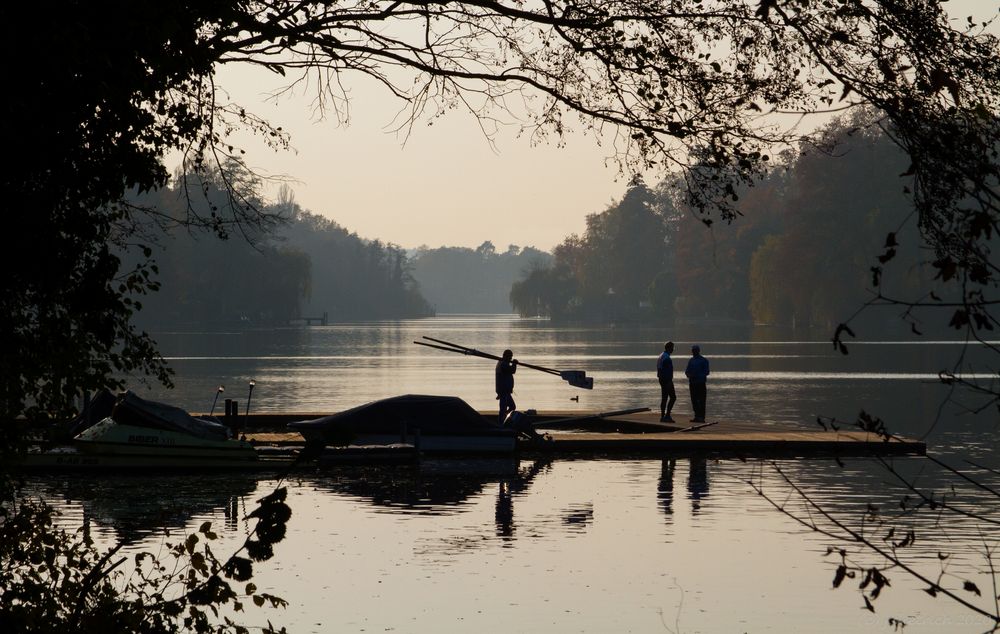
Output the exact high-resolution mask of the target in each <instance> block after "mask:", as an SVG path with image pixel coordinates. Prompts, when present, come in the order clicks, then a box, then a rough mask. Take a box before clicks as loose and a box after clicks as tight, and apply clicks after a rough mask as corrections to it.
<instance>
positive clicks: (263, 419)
mask: <svg viewBox="0 0 1000 634" xmlns="http://www.w3.org/2000/svg"><path fill="white" fill-rule="evenodd" d="M585 414H586V412H556V411H552V412H540V413H539V414H538V419H539V422H538V423H537V424H536V428H537V429H538V431H539V432H540V433H543V434H545V435H546V436H547V437H548V440H546V442H544V443H538V442H529V441H522V442H520V443H519V447H518V448H519V449H520V450H521V451H523V452H526V453H535V452H539V453H540V452H546V453H550V454H554V455H564V454H565V455H567V456H572V455H587V456H596V457H600V456H603V455H608V456H612V455H613V456H616V457H621V456H635V457H655V456H662V455H693V454H697V455H700V454H711V455H723V456H732V457H737V458H760V457H833V456H838V457H861V456H873V455H879V456H904V455H924V454H925V453H926V451H927V446H926V444H925V443H924V442H922V441H917V440H911V439H906V438H900V437H893V438H891V439H889V440H886V439H884V438H882V437H881V436H878V435H876V434H874V433H868V432H865V431H862V430H856V429H840V430H828V431H824V430H822V429H820V428H818V427H817V429H815V430H813V429H804V428H802V427H793V426H790V425H788V424H777V423H767V422H763V423H748V422H736V421H724V420H723V421H711V420H710V421H709V424H707V425H698V424H696V423H688V422H681V420H682V419H681V418H680V417H678V418H677V419H676V420H677V422H675V423H671V424H667V423H660V422H659V415H658V414H657V413H655V412H643V413H638V414H628V415H625V416H615V417H611V418H603V419H600V420H598V421H590V422H587V423H581V424H580V425H579V428H578V429H573V427H574V425H573V424H572V423H562V424H559V425H556V426H557V427H559V429H551V430H550V429H547V428H546V423H545V421H546V420H565V419H566V418H569V417H573V416H583V415H585ZM483 415H491V413H488V412H483ZM317 416H320V414H256V415H251V416H250V420H249V421H248V423H249V424H248V430H247V432H246V436H247V439H248V440H253V441H254V442H255V443H257V444H259V445H261V446H268V445H269V446H285V447H288V446H297V445H301V444H302V443H303V441H302V437H301V436H300V435H299V434H297V433H293V432H287V431H282V430H283V428H284V425H285V424H287V423H288V422H291V421H292V420H304V419H309V418H316V417H317ZM566 427H569V429H565V428H566ZM598 429H599V430H600V431H598Z"/></svg>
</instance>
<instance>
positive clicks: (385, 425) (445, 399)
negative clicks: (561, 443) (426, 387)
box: [288, 394, 517, 453]
mask: <svg viewBox="0 0 1000 634" xmlns="http://www.w3.org/2000/svg"><path fill="white" fill-rule="evenodd" d="M288 429H290V430H292V431H296V432H298V433H300V434H301V435H302V437H303V438H305V440H306V442H307V443H323V444H326V445H389V444H392V443H406V444H412V445H414V446H416V447H417V448H418V449H419V450H420V451H422V452H428V453H510V452H513V451H514V450H515V448H516V446H517V434H516V432H515V431H514V430H513V429H511V428H509V427H501V426H500V425H499V424H498V423H497V422H496V421H495V420H493V419H492V418H489V417H487V416H484V415H482V414H480V413H479V412H477V411H476V410H474V409H472V407H471V406H469V404H468V403H466V402H465V401H463V400H462V399H460V398H458V397H455V396H431V395H424V394H406V395H403V396H393V397H391V398H385V399H381V400H378V401H373V402H371V403H365V404H364V405H359V406H358V407H354V408H352V409H349V410H345V411H343V412H338V413H336V414H331V415H330V416H322V417H320V418H314V419H311V420H302V421H295V422H291V423H288Z"/></svg>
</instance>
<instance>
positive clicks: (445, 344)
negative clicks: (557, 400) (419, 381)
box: [413, 337, 594, 390]
mask: <svg viewBox="0 0 1000 634" xmlns="http://www.w3.org/2000/svg"><path fill="white" fill-rule="evenodd" d="M424 339H427V340H428V341H433V342H435V343H438V344H442V345H434V344H433V343H425V342H423V341H414V342H413V343H415V344H417V345H418V346H427V347H428V348H435V349H437V350H444V351H445V352H457V353H459V354H466V355H469V356H473V357H480V358H483V359H493V360H494V361H500V357H498V356H496V355H494V354H489V353H487V352H483V351H481V350H476V349H475V348H468V347H466V346H462V345H459V344H457V343H451V342H449V341H442V340H441V339H435V338H433V337H424ZM517 365H519V366H524V367H526V368H530V369H532V370H538V371H540V372H547V373H548V374H554V375H556V376H558V377H559V378H561V379H562V380H563V381H566V382H567V383H569V384H570V385H572V386H573V387H581V388H583V389H585V390H592V389H594V378H593V377H589V376H587V373H586V372H584V371H583V370H553V369H552V368H544V367H542V366H540V365H532V364H530V363H524V362H522V361H518V362H517Z"/></svg>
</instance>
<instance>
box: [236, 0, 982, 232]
mask: <svg viewBox="0 0 1000 634" xmlns="http://www.w3.org/2000/svg"><path fill="white" fill-rule="evenodd" d="M997 6H998V2H997V0H952V1H951V2H950V3H949V7H950V8H951V11H952V12H953V14H954V15H962V16H964V15H967V14H969V12H970V11H971V12H972V14H974V15H977V17H985V16H987V15H995V13H996V11H997ZM345 79H346V84H347V86H349V87H350V89H351V90H352V98H353V102H352V105H351V111H350V123H349V125H347V126H342V125H341V126H338V125H337V122H336V120H335V119H334V118H332V117H330V118H327V119H326V120H320V119H319V118H317V117H316V116H314V112H313V110H312V108H311V105H310V104H311V95H310V94H309V93H308V91H307V90H305V89H302V90H299V91H298V93H297V95H295V96H284V97H281V98H279V99H278V100H277V101H276V102H275V101H273V100H269V99H267V97H268V93H269V92H270V91H272V90H274V89H276V88H278V87H280V86H282V85H283V82H284V80H283V79H282V78H281V77H278V76H276V75H274V74H273V73H269V72H267V71H262V70H256V69H249V68H247V67H245V66H243V65H241V66H231V67H225V68H223V69H221V70H220V73H219V76H218V81H219V85H221V86H222V87H223V88H225V89H226V90H227V91H228V92H229V94H230V95H231V96H232V98H233V100H234V101H236V102H238V103H240V104H241V105H244V106H246V107H247V108H248V109H250V110H252V111H254V112H255V113H256V114H258V115H261V116H263V117H265V118H267V119H269V120H270V121H271V122H272V123H273V124H275V125H279V126H282V127H283V128H284V129H285V130H286V131H288V132H289V133H290V134H291V143H292V148H293V149H292V150H291V151H288V152H279V153H275V152H273V151H270V150H268V149H267V148H264V147H262V146H260V145H257V144H253V143H251V144H248V145H247V146H246V147H247V150H248V156H249V159H248V162H249V164H250V165H251V167H254V168H255V169H258V170H259V171H261V172H263V173H266V174H273V175H277V174H283V175H285V176H288V177H290V178H292V179H294V181H295V182H292V183H291V184H290V185H291V187H292V189H293V190H294V192H295V198H296V201H297V202H298V203H299V204H300V205H301V206H302V207H303V208H305V209H308V210H310V211H312V212H314V213H318V214H322V215H324V216H327V217H329V218H332V219H333V220H335V221H337V222H338V223H339V224H341V225H342V226H344V227H346V228H347V229H349V230H352V231H356V232H357V233H358V234H359V235H361V236H362V237H365V238H380V239H382V240H386V241H389V242H394V243H397V244H400V245H402V246H403V247H416V246H419V245H421V244H426V245H428V246H431V247H434V246H441V245H458V246H477V245H479V244H481V243H482V242H483V241H485V240H491V241H492V242H493V243H494V244H495V245H496V246H497V247H498V248H501V249H502V248H506V246H507V245H508V244H517V245H520V246H527V245H533V246H536V247H539V248H542V249H550V248H552V247H553V246H555V245H556V244H558V243H559V242H561V241H562V239H563V238H564V237H565V236H567V235H569V234H570V233H582V232H583V229H584V226H585V225H584V219H585V217H586V215H587V214H589V213H594V212H599V211H603V210H604V209H605V208H606V207H607V206H608V205H609V204H610V203H612V202H613V201H615V200H617V199H619V198H620V197H621V196H622V194H623V193H624V188H625V186H626V182H627V178H624V177H623V176H622V175H621V174H619V173H618V170H617V166H616V165H614V164H613V163H610V162H608V161H607V160H606V159H607V157H608V156H609V154H610V151H609V149H608V148H607V147H599V146H598V145H597V143H595V141H594V140H593V139H592V138H590V137H585V136H582V135H576V136H571V137H570V138H569V139H568V141H567V143H566V145H565V146H564V147H555V145H554V144H553V143H549V144H547V145H535V146H532V144H531V143H530V141H529V140H528V139H527V138H517V136H516V135H515V134H513V133H511V134H503V135H501V136H500V137H499V138H498V139H497V141H496V147H495V149H494V148H491V147H490V145H489V143H488V142H487V141H486V140H485V138H484V137H483V135H482V133H481V132H480V130H479V128H478V126H477V125H476V122H475V120H474V119H473V118H472V117H471V116H470V115H468V114H465V113H462V112H458V111H455V112H453V113H449V115H446V116H445V117H442V118H438V119H436V120H435V121H434V123H433V125H427V123H426V122H420V123H418V124H417V125H416V126H415V127H414V128H413V129H412V133H411V134H410V136H409V138H408V139H407V140H406V142H405V145H404V139H403V138H402V137H401V136H399V135H397V134H395V133H393V132H392V131H391V127H392V119H393V116H394V115H395V113H396V111H397V110H398V108H399V107H400V102H398V101H395V100H393V99H392V98H391V97H390V96H389V95H388V94H387V93H385V92H384V91H383V90H380V89H378V88H377V87H375V86H374V85H373V84H372V83H371V82H369V81H366V80H364V79H363V78H360V77H357V78H351V77H346V78H345Z"/></svg>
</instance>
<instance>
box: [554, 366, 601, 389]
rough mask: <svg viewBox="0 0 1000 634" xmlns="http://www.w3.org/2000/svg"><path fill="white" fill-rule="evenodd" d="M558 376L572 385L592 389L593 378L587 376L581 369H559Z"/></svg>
mask: <svg viewBox="0 0 1000 634" xmlns="http://www.w3.org/2000/svg"><path fill="white" fill-rule="evenodd" d="M559 377H560V378H562V380H563V381H566V382H567V383H569V384H570V385H572V386H573V387H580V388H583V389H585V390H592V389H594V378H593V377H590V376H587V373H586V372H584V371H583V370H561V371H560V372H559Z"/></svg>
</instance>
